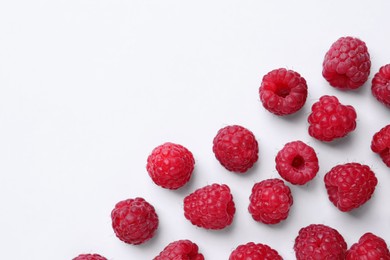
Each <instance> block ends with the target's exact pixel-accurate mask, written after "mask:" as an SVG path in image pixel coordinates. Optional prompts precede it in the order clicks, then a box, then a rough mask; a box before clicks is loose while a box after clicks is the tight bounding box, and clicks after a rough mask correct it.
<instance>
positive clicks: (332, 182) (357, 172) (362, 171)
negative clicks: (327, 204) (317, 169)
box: [324, 163, 378, 211]
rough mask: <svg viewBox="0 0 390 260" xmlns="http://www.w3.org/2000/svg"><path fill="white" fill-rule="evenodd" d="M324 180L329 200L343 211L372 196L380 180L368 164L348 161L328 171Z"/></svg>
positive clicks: (360, 203)
mask: <svg viewBox="0 0 390 260" xmlns="http://www.w3.org/2000/svg"><path fill="white" fill-rule="evenodd" d="M324 182H325V187H326V190H327V191H328V197H329V200H330V201H331V202H332V203H333V204H334V205H335V206H336V207H337V208H338V209H340V210H341V211H351V210H352V209H355V208H358V207H360V206H361V205H363V204H364V203H366V202H367V201H368V200H369V199H370V198H371V196H372V194H373V193H374V190H375V186H376V185H377V183H378V180H377V178H376V177H375V174H374V172H373V171H371V169H370V167H368V166H367V165H362V164H360V163H346V164H341V165H337V166H335V167H333V168H332V169H331V170H330V171H329V172H328V173H326V174H325V176H324Z"/></svg>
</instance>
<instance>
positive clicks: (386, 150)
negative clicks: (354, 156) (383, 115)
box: [371, 125, 390, 167]
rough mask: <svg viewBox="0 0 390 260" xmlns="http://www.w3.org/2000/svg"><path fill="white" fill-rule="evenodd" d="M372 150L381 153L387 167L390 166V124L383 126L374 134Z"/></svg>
mask: <svg viewBox="0 0 390 260" xmlns="http://www.w3.org/2000/svg"><path fill="white" fill-rule="evenodd" d="M371 150H372V151H373V152H374V153H377V154H379V156H380V157H381V158H382V161H383V162H384V163H385V164H386V166H387V167H390V125H387V126H385V127H383V128H382V129H381V130H379V131H378V132H377V133H375V134H374V136H373V137H372V141H371Z"/></svg>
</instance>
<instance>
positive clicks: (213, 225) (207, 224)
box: [184, 183, 236, 230]
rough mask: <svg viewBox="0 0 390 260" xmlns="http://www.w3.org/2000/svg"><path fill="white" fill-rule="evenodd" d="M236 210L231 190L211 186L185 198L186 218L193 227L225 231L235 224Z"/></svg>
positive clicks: (226, 187) (225, 187) (225, 186)
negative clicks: (224, 229)
mask: <svg viewBox="0 0 390 260" xmlns="http://www.w3.org/2000/svg"><path fill="white" fill-rule="evenodd" d="M235 212H236V208H235V205H234V202H233V196H232V194H231V193H230V188H229V187H228V186H227V185H225V184H216V183H214V184H211V185H207V186H205V187H203V188H199V189H197V190H196V191H194V192H193V193H191V194H189V195H188V196H186V197H185V198H184V216H185V218H186V219H188V220H189V221H190V222H191V223H192V224H193V225H195V226H198V227H202V228H205V229H214V230H216V229H223V228H225V227H227V226H229V225H230V224H231V223H232V222H233V217H234V213H235Z"/></svg>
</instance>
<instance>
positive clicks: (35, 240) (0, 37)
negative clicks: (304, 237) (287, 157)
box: [0, 0, 390, 260]
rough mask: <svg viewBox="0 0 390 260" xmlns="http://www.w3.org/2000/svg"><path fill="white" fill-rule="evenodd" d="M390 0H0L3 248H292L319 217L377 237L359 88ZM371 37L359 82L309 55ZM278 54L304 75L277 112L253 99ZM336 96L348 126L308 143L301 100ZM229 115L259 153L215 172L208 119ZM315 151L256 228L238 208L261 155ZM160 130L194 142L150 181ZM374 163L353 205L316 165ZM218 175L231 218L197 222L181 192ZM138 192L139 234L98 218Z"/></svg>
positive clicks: (387, 229)
mask: <svg viewBox="0 0 390 260" xmlns="http://www.w3.org/2000/svg"><path fill="white" fill-rule="evenodd" d="M389 10H390V2H389V1H386V0H383V1H291V2H290V1H254V0H253V1H249V0H246V1H231V0H225V1H179V0H177V1H173V0H167V1H160V0H159V1H157V0H156V1H145V0H143V1H141V0H139V1H134V0H126V1H125V0H112V1H109V0H66V1H65V0H57V1H52V0H40V1H36V0H35V1H30V0H12V1H11V0H3V1H1V2H0V206H1V214H0V248H1V250H0V253H1V258H2V259H7V260H10V259H37V260H38V259H48V260H49V259H72V258H73V257H75V256H76V255H78V254H80V253H92V252H95V253H100V254H102V255H104V256H106V257H107V258H108V259H111V260H121V259H152V258H153V257H154V256H156V255H157V254H158V253H159V252H160V251H161V250H162V249H163V248H164V247H165V246H166V245H167V244H168V243H170V242H172V241H174V240H178V239H183V238H187V239H191V240H192V241H194V242H196V243H197V244H198V245H199V248H200V251H201V252H202V253H203V254H204V256H205V258H206V259H227V258H228V256H229V254H230V252H231V251H232V250H233V249H234V248H235V247H237V246H238V245H239V244H242V243H246V242H249V241H254V242H257V243H265V244H268V245H270V246H271V247H273V248H274V249H276V250H277V251H278V252H279V253H280V254H281V255H282V256H283V257H284V258H285V259H294V251H293V243H294V239H295V237H296V235H297V233H298V230H299V229H300V228H301V227H304V226H306V225H309V224H312V223H323V224H326V225H329V226H332V227H334V228H336V229H338V230H339V231H340V233H341V234H342V235H343V236H344V238H345V240H346V241H347V243H348V246H350V245H351V244H352V243H354V242H356V241H357V240H358V239H359V237H360V236H361V235H362V234H363V233H365V232H367V231H371V232H374V233H375V234H377V235H379V236H381V237H382V238H384V239H385V240H386V241H387V242H388V243H390V208H389V206H388V205H389V203H388V198H389V196H390V189H389V186H390V169H389V168H387V167H386V166H385V165H384V164H383V163H382V161H381V159H380V158H379V157H378V156H377V155H376V154H374V153H373V152H371V150H370V142H371V137H372V135H373V134H374V133H375V132H376V131H378V130H379V129H380V128H382V127H383V126H385V125H387V124H389V123H390V119H389V109H387V108H386V107H384V106H383V105H381V104H380V103H379V102H377V101H376V100H375V99H374V98H373V96H372V95H371V91H370V86H371V83H370V81H371V79H372V77H373V75H374V73H376V72H377V71H378V69H379V67H381V66H382V65H385V64H386V63H390V48H389V46H390V35H389V28H388V25H389ZM347 35H351V36H356V37H359V38H361V39H362V40H364V41H365V42H366V44H367V46H368V48H369V51H370V54H371V61H372V70H371V75H370V78H369V81H368V82H367V83H366V84H365V85H364V86H363V87H361V89H359V90H357V91H350V92H343V91H339V90H336V89H333V88H332V87H330V86H329V85H328V84H327V82H326V81H325V80H324V79H323V78H322V76H321V70H322V60H323V57H324V54H325V52H326V51H327V49H328V48H329V47H330V45H331V44H332V43H333V42H334V41H335V40H337V39H338V38H339V37H341V36H347ZM279 67H285V68H289V69H293V70H295V71H297V72H299V73H300V74H301V75H302V76H303V77H304V78H305V79H306V80H307V83H308V86H309V96H308V99H307V102H306V104H305V106H304V107H303V109H302V110H301V111H300V112H298V113H297V114H295V115H293V116H288V117H277V116H274V115H272V114H271V113H269V112H267V111H266V110H265V109H264V108H263V107H262V105H261V104H260V100H259V96H258V87H259V85H260V82H261V78H262V76H263V75H264V74H266V73H267V72H269V71H270V70H272V69H275V68H279ZM324 94H330V95H336V96H338V97H339V99H340V101H341V102H342V103H344V104H351V105H353V106H354V107H355V109H356V111H357V113H358V122H357V124H358V125H357V129H356V131H354V132H353V133H351V134H350V135H349V136H348V137H347V138H345V139H343V140H340V141H336V142H333V143H321V142H319V141H316V140H314V139H313V138H311V137H310V136H309V135H308V133H307V127H308V125H307V116H308V114H309V112H310V106H311V105H312V104H313V103H314V102H315V101H316V100H318V98H319V97H320V96H321V95H324ZM231 124H240V125H242V126H245V127H247V128H248V129H250V130H251V131H253V133H254V134H255V135H256V138H257V140H258V142H259V145H260V153H259V155H260V157H259V161H258V162H257V164H256V166H255V167H254V168H253V170H251V171H250V172H249V173H247V174H246V175H238V174H234V173H231V172H228V171H227V170H225V169H224V168H223V167H222V166H221V165H220V164H219V163H218V161H217V160H216V159H215V157H214V155H213V153H212V140H213V138H214V136H215V134H216V132H217V131H218V129H220V128H222V127H224V126H226V125H231ZM298 139H300V140H302V141H304V142H306V143H308V144H309V145H311V146H312V147H313V148H315V150H316V151H317V154H318V157H319V160H320V172H319V173H318V175H317V177H316V178H315V179H314V180H313V181H312V182H310V183H309V184H308V185H305V186H303V187H298V186H293V185H289V186H290V187H291V189H292V192H293V196H294V205H293V207H292V208H291V211H290V216H289V218H288V219H287V220H286V221H284V222H282V223H281V224H278V225H274V226H267V225H264V224H261V223H257V222H255V221H254V220H253V219H252V218H251V216H250V214H249V213H248V211H247V206H248V203H249V199H248V197H249V195H250V190H251V188H252V186H253V184H254V183H256V182H259V181H261V180H264V179H266V178H271V177H278V174H277V172H276V170H275V165H274V158H275V155H276V153H277V152H278V151H279V149H281V148H282V147H283V145H284V144H285V143H286V142H289V141H292V140H298ZM166 141H171V142H176V143H180V144H182V145H184V146H186V147H187V148H188V149H189V150H191V151H192V153H193V154H194V157H195V159H196V167H195V171H194V174H193V177H192V179H191V181H190V182H189V183H188V185H186V186H185V187H183V188H182V189H180V190H177V191H170V190H165V189H162V188H160V187H158V186H156V185H155V184H154V183H153V182H152V181H151V179H150V178H149V176H148V174H147V172H146V169H145V165H146V158H147V156H148V154H149V153H150V152H151V151H152V149H153V148H154V147H156V146H157V145H160V144H162V143H164V142H166ZM352 161H356V162H360V163H364V164H367V165H369V166H371V167H372V169H373V170H374V171H375V173H376V175H377V178H378V180H379V183H378V186H377V189H376V191H375V195H374V197H373V198H372V200H371V201H369V202H368V203H367V204H365V205H364V206H363V207H361V208H359V209H357V210H354V211H353V212H350V213H342V212H340V211H339V210H338V209H337V208H335V207H334V206H333V204H331V203H330V202H329V200H328V198H327V195H326V191H325V188H324V184H323V176H324V174H325V173H326V172H327V171H328V170H330V168H332V167H333V166H335V165H336V164H339V163H346V162H352ZM214 182H216V183H225V184H228V185H229V186H230V188H231V191H232V194H233V196H234V200H235V203H236V208H237V211H236V215H235V219H234V222H233V224H232V225H231V226H230V227H229V228H227V229H225V230H222V231H207V230H204V229H200V228H197V227H195V226H193V225H191V224H190V222H189V221H187V220H186V219H185V218H184V216H183V210H182V201H183V198H184V197H185V196H186V195H187V194H189V193H190V192H192V191H194V190H195V189H196V188H199V187H202V186H205V185H207V184H211V183H214ZM137 196H140V197H144V198H145V199H146V200H147V201H149V202H150V203H151V204H153V205H154V206H155V208H156V211H157V213H158V215H159V218H160V226H159V229H158V232H157V234H156V236H155V237H154V238H153V239H152V240H150V241H149V242H147V243H146V244H144V245H141V246H132V245H127V244H125V243H123V242H121V241H119V240H118V239H117V238H116V237H115V235H114V232H113V230H112V228H111V220H110V213H111V210H112V208H113V207H114V205H115V203H116V202H118V201H120V200H123V199H127V198H133V197H137Z"/></svg>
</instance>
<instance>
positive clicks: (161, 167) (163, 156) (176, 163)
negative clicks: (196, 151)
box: [146, 143, 195, 190]
mask: <svg viewBox="0 0 390 260" xmlns="http://www.w3.org/2000/svg"><path fill="white" fill-rule="evenodd" d="M194 165H195V160H194V157H193V155H192V153H191V152H190V151H189V150H188V149H187V148H185V147H184V146H182V145H180V144H174V143H164V144H162V145H160V146H157V147H156V148H154V149H153V151H152V153H151V154H150V155H149V156H148V160H147V164H146V169H147V171H148V173H149V176H150V177H151V178H152V180H153V181H154V183H156V184H157V185H159V186H161V187H163V188H167V189H172V190H175V189H178V188H180V187H182V186H184V185H185V184H186V183H187V182H188V181H189V180H190V178H191V174H192V171H193V170H194Z"/></svg>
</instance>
